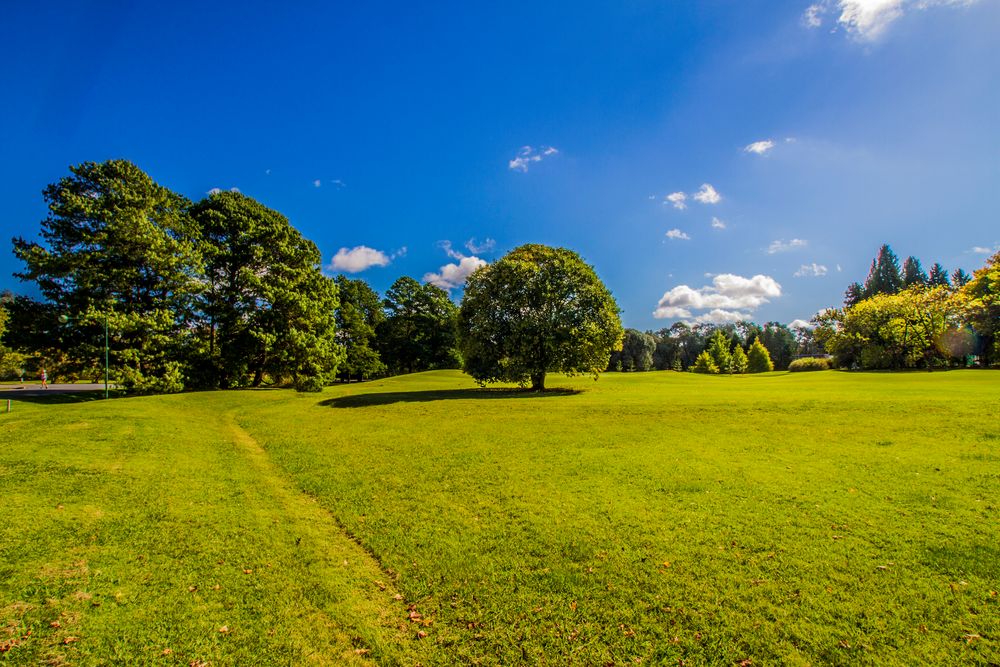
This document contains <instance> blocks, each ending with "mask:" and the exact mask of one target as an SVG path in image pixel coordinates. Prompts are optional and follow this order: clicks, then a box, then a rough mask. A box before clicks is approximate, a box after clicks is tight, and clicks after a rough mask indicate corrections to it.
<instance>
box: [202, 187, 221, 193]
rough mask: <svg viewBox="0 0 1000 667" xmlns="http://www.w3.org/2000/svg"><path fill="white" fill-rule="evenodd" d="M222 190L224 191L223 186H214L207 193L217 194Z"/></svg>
mask: <svg viewBox="0 0 1000 667" xmlns="http://www.w3.org/2000/svg"><path fill="white" fill-rule="evenodd" d="M220 192H222V188H212V189H211V190H209V191H208V192H206V193H205V194H207V195H217V194H219V193H220Z"/></svg>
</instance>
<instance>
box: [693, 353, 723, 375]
mask: <svg viewBox="0 0 1000 667" xmlns="http://www.w3.org/2000/svg"><path fill="white" fill-rule="evenodd" d="M691 368H693V369H694V372H695V373H711V374H713V375H714V374H716V373H718V372H719V367H718V366H716V365H715V360H714V359H712V355H711V354H709V353H708V350H703V351H702V353H701V354H699V355H698V358H697V359H695V361H694V366H692V367H691Z"/></svg>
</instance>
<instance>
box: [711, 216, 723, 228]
mask: <svg viewBox="0 0 1000 667" xmlns="http://www.w3.org/2000/svg"><path fill="white" fill-rule="evenodd" d="M725 228H726V223H725V222H724V221H722V220H719V219H718V218H712V229H725Z"/></svg>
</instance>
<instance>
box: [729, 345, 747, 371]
mask: <svg viewBox="0 0 1000 667" xmlns="http://www.w3.org/2000/svg"><path fill="white" fill-rule="evenodd" d="M749 363H750V361H749V359H748V358H747V353H746V352H744V351H743V348H742V347H740V346H739V345H737V346H736V349H735V350H733V364H732V368H731V370H730V372H731V373H746V372H747V365H748V364H749Z"/></svg>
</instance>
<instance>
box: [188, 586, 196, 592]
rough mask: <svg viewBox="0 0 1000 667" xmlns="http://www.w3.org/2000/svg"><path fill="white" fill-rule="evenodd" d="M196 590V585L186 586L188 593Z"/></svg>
mask: <svg viewBox="0 0 1000 667" xmlns="http://www.w3.org/2000/svg"><path fill="white" fill-rule="evenodd" d="M196 590H198V587H197V586H188V593H194V592H195V591H196Z"/></svg>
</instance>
